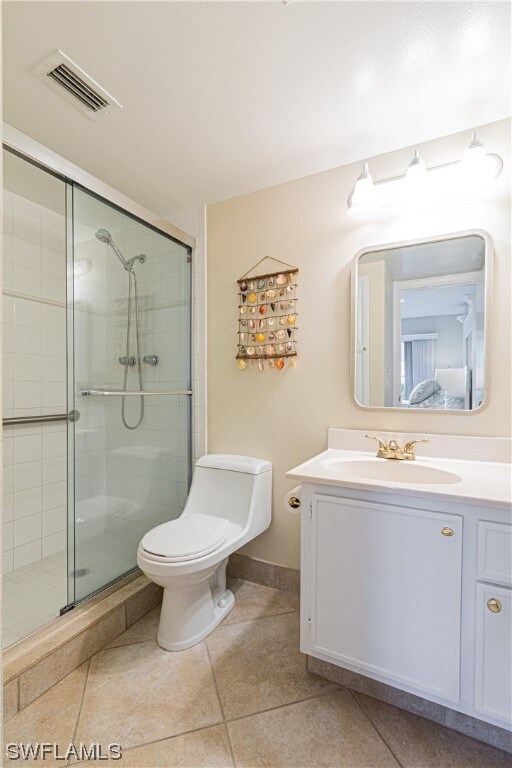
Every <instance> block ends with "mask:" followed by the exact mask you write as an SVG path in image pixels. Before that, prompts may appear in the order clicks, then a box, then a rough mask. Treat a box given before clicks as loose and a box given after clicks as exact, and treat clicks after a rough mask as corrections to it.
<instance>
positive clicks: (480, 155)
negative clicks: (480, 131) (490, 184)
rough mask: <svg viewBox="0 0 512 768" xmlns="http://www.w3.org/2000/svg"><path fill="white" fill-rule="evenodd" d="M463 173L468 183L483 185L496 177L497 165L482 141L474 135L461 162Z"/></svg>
mask: <svg viewBox="0 0 512 768" xmlns="http://www.w3.org/2000/svg"><path fill="white" fill-rule="evenodd" d="M461 166H462V171H463V173H464V176H465V177H466V179H467V180H468V181H471V182H472V183H477V184H478V183H482V182H485V181H489V180H490V179H492V178H494V176H495V175H496V163H495V161H494V158H492V157H489V156H488V155H487V153H486V151H485V147H484V145H483V144H482V142H481V141H479V140H478V139H477V138H476V134H475V133H474V134H473V138H472V139H471V141H470V142H469V144H468V146H467V147H466V149H465V150H464V154H463V156H462V160H461Z"/></svg>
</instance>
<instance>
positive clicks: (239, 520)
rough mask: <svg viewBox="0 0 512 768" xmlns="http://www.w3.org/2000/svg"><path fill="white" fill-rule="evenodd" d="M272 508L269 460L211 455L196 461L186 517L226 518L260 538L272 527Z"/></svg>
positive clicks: (185, 511) (270, 466)
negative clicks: (210, 516)
mask: <svg viewBox="0 0 512 768" xmlns="http://www.w3.org/2000/svg"><path fill="white" fill-rule="evenodd" d="M271 509H272V464H271V463H270V461H266V460H264V459H255V458H252V457H250V456H232V455H229V454H218V453H217V454H216V453H212V454H207V455H206V456H202V457H201V458H200V459H198V461H197V462H196V467H195V471H194V478H193V480H192V485H191V487H190V492H189V495H188V499H187V503H186V505H185V509H184V510H183V515H187V514H190V513H191V512H200V513H201V514H203V515H212V516H214V517H224V518H227V519H228V520H229V521H230V522H232V523H236V524H237V525H239V526H240V527H241V528H242V529H243V530H244V529H246V528H247V531H249V530H250V531H251V532H252V533H253V535H254V536H257V535H258V533H261V532H262V531H264V530H266V529H267V528H268V526H269V525H270V519H271Z"/></svg>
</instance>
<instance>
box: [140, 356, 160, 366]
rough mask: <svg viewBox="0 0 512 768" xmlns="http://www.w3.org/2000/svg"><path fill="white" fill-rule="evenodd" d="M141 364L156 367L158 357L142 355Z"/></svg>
mask: <svg viewBox="0 0 512 768" xmlns="http://www.w3.org/2000/svg"><path fill="white" fill-rule="evenodd" d="M142 362H143V363H147V364H148V365H158V355H144V357H143V358H142Z"/></svg>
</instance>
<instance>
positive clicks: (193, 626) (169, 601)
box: [156, 558, 235, 651]
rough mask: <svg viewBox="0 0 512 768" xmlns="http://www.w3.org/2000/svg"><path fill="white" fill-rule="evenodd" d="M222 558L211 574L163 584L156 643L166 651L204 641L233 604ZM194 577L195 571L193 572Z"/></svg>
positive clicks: (182, 648) (180, 648) (180, 649)
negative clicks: (187, 580) (177, 582)
mask: <svg viewBox="0 0 512 768" xmlns="http://www.w3.org/2000/svg"><path fill="white" fill-rule="evenodd" d="M227 564H228V558H226V559H225V560H223V561H222V563H220V565H219V566H217V568H216V570H215V571H213V573H211V572H210V574H211V575H210V577H208V575H207V574H204V573H203V574H202V575H201V577H200V578H199V579H197V580H193V581H192V582H188V583H187V584H183V583H182V584H181V585H180V588H179V589H177V586H178V585H176V584H173V587H174V589H171V588H170V586H167V587H164V596H163V600H162V611H161V613H160V624H159V625H158V635H157V638H156V639H157V642H158V645H160V646H161V647H162V648H164V649H165V650H166V651H183V650H185V648H191V647H192V646H193V645H197V643H200V642H201V640H203V639H204V638H205V637H207V635H209V634H210V632H213V630H214V629H215V627H216V626H217V625H218V624H220V622H221V621H222V619H223V618H224V617H225V616H227V614H228V613H229V612H230V610H231V609H232V608H233V606H234V604H235V598H234V595H233V593H232V592H231V591H230V590H229V589H226V566H227ZM196 576H197V574H196Z"/></svg>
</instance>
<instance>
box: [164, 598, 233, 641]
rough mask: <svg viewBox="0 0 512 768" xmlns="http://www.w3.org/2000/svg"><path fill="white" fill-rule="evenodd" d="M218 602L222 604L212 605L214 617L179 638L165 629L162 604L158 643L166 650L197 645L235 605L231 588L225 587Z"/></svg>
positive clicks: (181, 633)
mask: <svg viewBox="0 0 512 768" xmlns="http://www.w3.org/2000/svg"><path fill="white" fill-rule="evenodd" d="M218 602H222V606H220V605H218V604H217V605H215V606H212V608H213V614H214V617H213V619H212V621H211V622H210V623H209V624H208V625H207V626H206V627H202V628H201V629H199V630H198V631H197V632H195V633H194V634H190V635H189V636H188V637H186V638H181V639H179V640H178V639H177V640H173V639H172V638H173V636H174V635H175V634H176V633H174V632H171V633H169V632H168V631H166V630H167V626H166V624H167V622H166V620H165V617H164V609H163V605H162V614H161V616H160V625H159V627H158V634H157V638H156V639H157V643H158V645H159V646H160V647H161V648H163V649H164V650H166V651H184V650H185V649H186V648H191V647H192V646H193V645H197V643H200V642H201V640H204V638H205V637H207V636H208V635H209V634H210V633H211V632H213V630H214V629H215V627H217V626H218V625H219V624H220V622H221V621H222V619H223V618H224V617H225V616H227V615H228V613H229V612H230V611H231V609H232V608H233V606H234V605H235V597H234V595H233V593H232V592H231V590H229V589H226V591H225V592H224V594H223V595H222V596H221V597H220V598H219V600H218ZM162 619H163V621H162ZM179 634H180V635H183V632H180V633H179Z"/></svg>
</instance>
